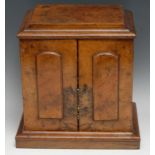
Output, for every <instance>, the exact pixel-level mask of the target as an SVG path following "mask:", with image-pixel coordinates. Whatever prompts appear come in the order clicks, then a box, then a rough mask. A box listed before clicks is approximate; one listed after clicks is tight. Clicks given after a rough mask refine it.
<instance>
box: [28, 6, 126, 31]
mask: <svg viewBox="0 0 155 155" xmlns="http://www.w3.org/2000/svg"><path fill="white" fill-rule="evenodd" d="M124 26H125V21H124V11H123V9H122V7H121V6H119V5H90V4H89V5H87V6H85V5H79V4H78V5H71V4H69V5H63V4H55V5H37V6H36V8H35V9H34V11H33V13H32V17H31V20H30V21H29V25H28V28H30V29H42V28H43V29H44V28H46V29H50V28H52V29H58V28H59V29H64V28H87V29H89V28H108V29H109V28H124Z"/></svg>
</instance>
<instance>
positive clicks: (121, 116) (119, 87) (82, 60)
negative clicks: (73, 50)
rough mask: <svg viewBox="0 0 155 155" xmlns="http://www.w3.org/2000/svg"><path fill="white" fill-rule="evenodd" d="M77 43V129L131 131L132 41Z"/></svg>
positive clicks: (82, 41)
mask: <svg viewBox="0 0 155 155" xmlns="http://www.w3.org/2000/svg"><path fill="white" fill-rule="evenodd" d="M78 44H79V89H80V93H79V107H80V108H79V109H80V110H79V117H80V119H79V120H80V121H79V128H80V130H81V131H109V132H110V131H129V132H130V131H132V103H131V101H132V63H133V62H132V61H133V46H132V41H131V40H80V41H79V43H78Z"/></svg>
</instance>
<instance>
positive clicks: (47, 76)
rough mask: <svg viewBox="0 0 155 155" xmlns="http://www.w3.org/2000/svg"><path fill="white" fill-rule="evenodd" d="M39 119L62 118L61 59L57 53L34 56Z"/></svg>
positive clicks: (42, 53) (43, 53)
mask: <svg viewBox="0 0 155 155" xmlns="http://www.w3.org/2000/svg"><path fill="white" fill-rule="evenodd" d="M36 63H37V85H38V104H39V118H63V92H62V88H63V84H62V80H63V77H62V57H61V55H60V54H59V53H57V52H50V51H48V52H41V54H38V55H37V56H36Z"/></svg>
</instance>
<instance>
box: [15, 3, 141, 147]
mask: <svg viewBox="0 0 155 155" xmlns="http://www.w3.org/2000/svg"><path fill="white" fill-rule="evenodd" d="M18 37H19V39H20V57H21V66H22V85H23V105H24V108H23V109H24V111H23V118H22V121H21V123H20V126H19V130H18V132H17V135H16V146H17V147H31V148H32V147H33V148H109V149H110V148H116V149H117V148H119V149H120V148H130V149H135V148H139V144H140V136H139V130H138V122H137V114H136V107H135V104H134V103H133V102H132V81H133V79H132V78H133V52H134V51H133V38H134V37H135V31H134V26H133V17H132V14H131V12H130V11H124V9H123V8H122V7H121V6H119V5H69V4H68V5H61V4H55V5H54V4H53V5H37V6H36V7H35V9H34V10H32V11H29V12H28V13H27V15H26V17H25V20H24V22H23V24H22V27H21V29H20V31H19V33H18Z"/></svg>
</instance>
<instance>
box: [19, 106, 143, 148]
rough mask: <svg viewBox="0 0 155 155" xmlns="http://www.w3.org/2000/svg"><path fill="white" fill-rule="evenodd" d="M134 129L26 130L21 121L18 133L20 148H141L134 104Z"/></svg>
mask: <svg viewBox="0 0 155 155" xmlns="http://www.w3.org/2000/svg"><path fill="white" fill-rule="evenodd" d="M133 120H134V126H133V131H132V132H131V133H130V132H51V131H49V132H47V131H45V132H43V131H41V132H39V131H38V132H25V131H24V130H23V124H22V122H21V123H20V127H19V129H18V132H17V135H16V147H18V148H59V149H66V148H70V149H92V148H93V149H139V146H140V134H139V128H138V122H137V121H138V120H137V113H136V106H135V104H133Z"/></svg>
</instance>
